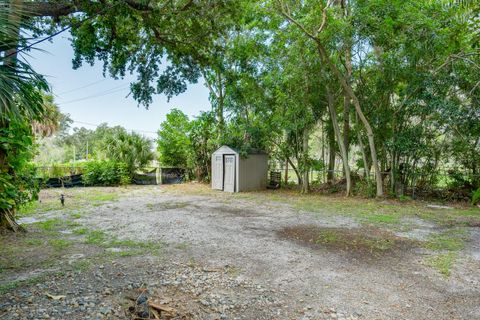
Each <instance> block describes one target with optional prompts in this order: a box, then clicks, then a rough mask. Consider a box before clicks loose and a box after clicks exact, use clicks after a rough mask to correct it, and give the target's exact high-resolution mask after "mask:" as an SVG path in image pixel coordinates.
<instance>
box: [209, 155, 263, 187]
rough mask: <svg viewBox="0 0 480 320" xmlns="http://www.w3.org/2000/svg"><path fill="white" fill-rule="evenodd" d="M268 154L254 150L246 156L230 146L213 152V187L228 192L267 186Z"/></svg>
mask: <svg viewBox="0 0 480 320" xmlns="http://www.w3.org/2000/svg"><path fill="white" fill-rule="evenodd" d="M267 173H268V154H266V153H265V152H262V151H258V150H253V151H251V152H250V153H249V154H248V155H247V156H246V157H241V156H240V154H239V152H238V151H237V150H235V149H233V148H230V147H228V146H221V147H220V148H218V149H217V150H216V151H215V152H214V153H213V154H212V189H217V190H223V191H226V192H241V191H251V190H261V189H265V188H266V187H267Z"/></svg>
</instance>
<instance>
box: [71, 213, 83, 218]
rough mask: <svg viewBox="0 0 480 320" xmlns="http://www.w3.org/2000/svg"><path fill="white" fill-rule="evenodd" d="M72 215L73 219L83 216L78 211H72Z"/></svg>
mask: <svg viewBox="0 0 480 320" xmlns="http://www.w3.org/2000/svg"><path fill="white" fill-rule="evenodd" d="M70 217H72V218H73V219H80V218H81V217H82V215H81V214H80V213H78V212H76V213H72V214H71V215H70Z"/></svg>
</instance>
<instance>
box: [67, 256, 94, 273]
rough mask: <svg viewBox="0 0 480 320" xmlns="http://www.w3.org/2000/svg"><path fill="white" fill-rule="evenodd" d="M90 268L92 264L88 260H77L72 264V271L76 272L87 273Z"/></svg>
mask: <svg viewBox="0 0 480 320" xmlns="http://www.w3.org/2000/svg"><path fill="white" fill-rule="evenodd" d="M91 266H92V262H91V261H90V260H86V259H83V260H77V261H75V262H74V263H73V264H72V267H73V270H75V271H77V272H82V271H87V270H88V269H90V267H91Z"/></svg>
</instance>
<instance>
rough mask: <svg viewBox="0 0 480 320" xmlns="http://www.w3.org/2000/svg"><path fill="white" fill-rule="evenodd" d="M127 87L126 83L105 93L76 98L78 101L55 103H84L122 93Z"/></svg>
mask: <svg viewBox="0 0 480 320" xmlns="http://www.w3.org/2000/svg"><path fill="white" fill-rule="evenodd" d="M128 86H129V84H128V83H127V84H122V85H120V86H117V87H113V88H111V89H108V90H106V91H102V92H98V93H95V94H92V95H90V96H86V97H83V98H78V99H73V100H69V101H65V102H57V103H58V104H60V105H64V104H69V103H74V102H78V101H84V100H89V99H94V98H99V97H103V96H106V95H110V94H113V93H117V92H120V91H123V90H125V89H127V87H128Z"/></svg>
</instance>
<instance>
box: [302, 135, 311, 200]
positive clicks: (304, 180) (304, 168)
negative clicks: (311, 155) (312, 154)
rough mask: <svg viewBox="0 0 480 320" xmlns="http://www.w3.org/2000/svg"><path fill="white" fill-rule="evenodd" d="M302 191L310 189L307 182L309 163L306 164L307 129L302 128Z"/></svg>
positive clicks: (305, 191) (306, 191)
mask: <svg viewBox="0 0 480 320" xmlns="http://www.w3.org/2000/svg"><path fill="white" fill-rule="evenodd" d="M302 140H303V141H302V142H303V145H302V153H303V155H302V158H303V159H302V162H303V163H302V170H301V171H302V193H308V192H309V191H310V184H309V179H308V178H309V177H308V171H309V165H308V130H304V132H303V137H302Z"/></svg>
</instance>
